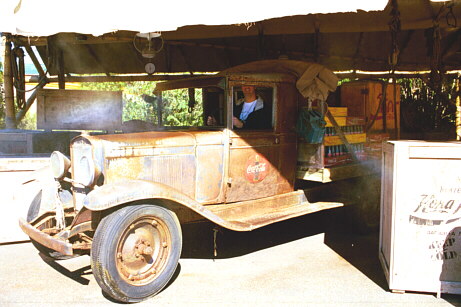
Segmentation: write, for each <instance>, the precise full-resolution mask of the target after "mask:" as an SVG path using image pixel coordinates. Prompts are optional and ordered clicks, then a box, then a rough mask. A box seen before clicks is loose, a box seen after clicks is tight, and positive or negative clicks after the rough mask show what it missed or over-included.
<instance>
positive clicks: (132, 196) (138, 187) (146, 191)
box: [83, 180, 232, 228]
mask: <svg viewBox="0 0 461 307" xmlns="http://www.w3.org/2000/svg"><path fill="white" fill-rule="evenodd" d="M155 198H157V199H167V200H171V201H174V202H176V203H178V204H181V205H183V206H185V207H187V208H189V209H191V210H192V211H194V212H196V213H198V214H200V215H201V216H203V217H204V218H206V219H209V220H211V221H212V222H215V223H216V224H218V225H220V226H223V227H225V228H229V227H230V228H232V226H231V224H232V223H229V222H228V221H226V220H223V219H222V218H220V217H219V216H217V215H216V214H214V213H213V212H211V211H210V210H208V209H207V208H206V207H205V206H203V205H201V204H200V203H198V202H197V201H195V200H194V199H192V198H190V197H188V196H187V195H185V194H183V193H181V192H180V191H178V190H176V189H174V188H172V187H170V186H167V185H164V184H162V183H158V182H151V181H144V180H127V181H123V182H118V183H112V184H105V185H103V186H101V187H99V188H97V189H95V190H93V191H91V192H90V193H88V195H87V196H86V197H85V199H84V200H83V206H84V207H85V208H87V209H89V210H92V211H102V210H106V209H109V208H112V207H115V206H118V205H121V204H126V203H129V202H133V201H138V200H143V199H155Z"/></svg>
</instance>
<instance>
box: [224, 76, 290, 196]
mask: <svg viewBox="0 0 461 307" xmlns="http://www.w3.org/2000/svg"><path fill="white" fill-rule="evenodd" d="M256 91H257V94H258V95H260V96H261V98H262V99H263V100H264V108H269V109H270V112H268V113H269V114H270V115H269V118H268V119H267V120H268V121H270V123H271V125H270V128H269V129H263V130H251V129H236V128H233V127H230V129H229V143H230V145H229V160H228V161H229V164H228V180H227V181H228V187H227V191H226V202H228V203H230V202H236V201H244V200H251V199H257V198H261V197H268V196H272V195H277V194H281V193H286V192H289V191H292V190H293V180H294V167H296V155H295V152H296V138H295V137H294V138H293V137H292V138H290V137H287V135H286V134H285V133H281V132H280V131H277V129H276V118H275V115H276V114H277V112H276V106H277V100H278V95H277V87H276V85H272V86H267V85H266V86H261V85H258V86H257V87H256ZM238 94H239V87H238V86H235V87H233V88H232V87H231V94H230V96H231V97H230V98H231V99H232V101H235V100H236V99H238V97H236V96H237V95H238ZM232 101H231V102H232ZM229 119H231V117H230V116H229ZM231 126H232V124H231ZM287 144H289V145H288V146H289V147H290V148H291V150H289V151H287V150H286V148H287ZM287 152H292V153H293V154H294V156H292V157H289V155H288V156H287ZM284 159H291V161H285V162H286V163H291V164H293V168H291V167H289V168H286V167H285V166H284V165H283V162H284V161H283V160H284Z"/></svg>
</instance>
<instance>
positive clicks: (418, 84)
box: [399, 76, 456, 132]
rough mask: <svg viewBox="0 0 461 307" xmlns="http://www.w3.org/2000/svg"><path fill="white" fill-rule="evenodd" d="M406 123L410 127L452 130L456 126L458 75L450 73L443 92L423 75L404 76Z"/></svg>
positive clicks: (401, 83) (427, 129) (403, 119)
mask: <svg viewBox="0 0 461 307" xmlns="http://www.w3.org/2000/svg"><path fill="white" fill-rule="evenodd" d="M399 83H400V85H401V114H402V125H403V127H402V128H404V129H405V130H406V131H421V132H423V131H426V132H428V131H447V132H448V131H450V129H453V128H454V126H455V117H456V114H455V112H456V107H455V104H454V103H453V99H454V98H455V96H454V95H455V91H456V88H455V79H454V77H453V76H452V77H450V76H447V77H446V80H445V82H444V84H442V87H441V91H440V92H439V93H437V92H435V91H433V90H432V89H431V88H430V87H429V86H428V85H427V83H426V82H424V80H422V79H419V78H413V79H401V80H399Z"/></svg>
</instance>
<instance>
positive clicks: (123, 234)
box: [91, 205, 182, 302]
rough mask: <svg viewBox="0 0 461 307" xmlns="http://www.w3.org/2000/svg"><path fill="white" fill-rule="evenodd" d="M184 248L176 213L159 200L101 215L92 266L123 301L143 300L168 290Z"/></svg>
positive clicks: (103, 284)
mask: <svg viewBox="0 0 461 307" xmlns="http://www.w3.org/2000/svg"><path fill="white" fill-rule="evenodd" d="M181 248H182V234H181V226H180V224H179V221H178V218H177V217H176V215H175V214H174V213H173V212H172V211H170V210H168V209H165V208H162V207H159V206H154V205H136V206H128V207H124V208H121V209H119V210H117V211H115V212H113V213H111V214H109V215H108V216H106V217H104V218H103V219H102V220H101V223H100V224H99V226H98V228H97V229H96V233H95V235H94V239H93V243H92V249H91V267H92V269H93V274H94V276H95V279H96V281H97V282H98V284H99V286H100V287H101V288H102V290H103V291H104V292H105V293H106V294H108V295H109V296H111V297H112V298H114V299H116V300H118V301H122V302H139V301H142V300H145V299H147V298H149V297H151V296H153V295H155V294H157V293H158V292H159V291H160V290H162V289H163V288H164V287H165V286H166V284H167V283H168V281H169V280H170V279H171V277H172V276H173V274H174V272H175V270H176V267H177V265H178V261H179V256H180V254H181Z"/></svg>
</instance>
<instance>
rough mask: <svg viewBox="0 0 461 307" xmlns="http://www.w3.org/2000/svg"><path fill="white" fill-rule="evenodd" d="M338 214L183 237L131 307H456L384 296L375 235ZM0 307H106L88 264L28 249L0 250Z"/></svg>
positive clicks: (449, 298)
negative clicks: (160, 285) (143, 297)
mask: <svg viewBox="0 0 461 307" xmlns="http://www.w3.org/2000/svg"><path fill="white" fill-rule="evenodd" d="M343 213H344V209H343V208H340V209H333V210H329V211H325V212H318V213H315V214H311V215H308V216H305V217H301V218H297V219H293V220H290V221H286V222H281V223H277V224H274V225H271V226H267V227H263V228H261V229H258V230H255V231H252V232H242V233H238V232H233V231H228V230H223V229H219V230H218V232H217V236H216V239H217V240H216V245H217V253H218V255H217V257H214V240H213V233H214V230H213V229H214V227H213V225H212V224H210V223H200V224H195V225H189V226H186V227H184V228H183V233H184V247H183V253H182V257H181V259H180V264H179V266H178V268H177V271H176V273H175V275H174V277H173V280H172V281H171V282H170V284H169V285H168V286H167V288H165V289H164V290H163V291H162V292H161V293H160V294H158V295H157V296H156V297H154V298H151V299H149V300H147V301H145V302H142V303H138V304H136V305H137V306H153V305H154V304H155V305H157V306H165V305H173V306H191V305H200V306H203V305H208V306H280V305H289V306H393V307H394V306H406V307H408V306H461V296H457V295H442V298H440V299H437V298H436V296H435V295H434V294H432V293H408V292H407V293H404V294H394V293H391V292H389V290H388V287H387V282H386V279H385V277H384V273H383V271H382V269H381V266H380V263H379V260H378V245H379V242H378V237H379V233H378V232H373V233H370V234H366V235H364V234H358V233H356V232H355V231H353V229H352V228H351V227H350V225H348V223H344V222H343V220H344V218H343V217H344V215H343ZM0 259H1V265H0V284H1V285H2V286H1V287H0V306H2V307H3V306H34V307H35V306H112V305H114V306H115V305H119V304H118V303H116V302H113V301H112V300H111V299H109V298H107V297H106V296H105V295H104V294H103V293H102V292H101V290H100V288H99V286H98V285H97V283H96V282H95V280H94V278H93V275H92V272H91V267H90V258H89V257H88V256H83V257H79V258H74V259H70V260H64V261H58V262H53V261H49V260H48V259H45V258H43V257H40V255H39V254H38V253H37V251H36V250H35V249H34V247H33V246H32V244H31V243H29V242H23V243H17V244H3V245H0Z"/></svg>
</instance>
